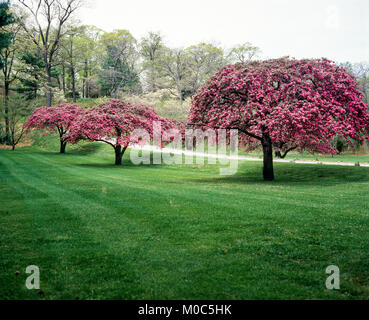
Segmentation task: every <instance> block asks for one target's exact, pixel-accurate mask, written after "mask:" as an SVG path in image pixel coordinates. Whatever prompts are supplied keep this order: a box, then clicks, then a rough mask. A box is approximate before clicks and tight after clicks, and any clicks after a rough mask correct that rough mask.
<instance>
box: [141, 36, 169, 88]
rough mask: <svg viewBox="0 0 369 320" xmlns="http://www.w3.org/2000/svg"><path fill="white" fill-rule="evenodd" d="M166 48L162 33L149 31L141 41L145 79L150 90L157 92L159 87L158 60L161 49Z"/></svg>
mask: <svg viewBox="0 0 369 320" xmlns="http://www.w3.org/2000/svg"><path fill="white" fill-rule="evenodd" d="M163 48H164V45H163V38H162V36H161V35H160V33H155V32H149V34H148V36H146V37H144V38H142V40H141V42H140V46H139V49H140V54H141V57H142V58H143V63H142V66H143V69H144V71H145V75H146V77H145V81H146V84H147V87H148V90H149V91H152V92H155V91H156V90H158V89H159V87H160V84H159V83H158V82H159V77H160V74H159V70H158V69H159V67H158V61H159V58H160V54H161V50H162V49H163Z"/></svg>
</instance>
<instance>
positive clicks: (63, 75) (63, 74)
mask: <svg viewBox="0 0 369 320" xmlns="http://www.w3.org/2000/svg"><path fill="white" fill-rule="evenodd" d="M62 87H63V93H64V95H65V94H66V89H65V67H64V64H63V65H62Z"/></svg>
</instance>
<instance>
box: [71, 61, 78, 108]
mask: <svg viewBox="0 0 369 320" xmlns="http://www.w3.org/2000/svg"><path fill="white" fill-rule="evenodd" d="M70 73H71V76H72V96H73V102H77V96H76V75H75V72H74V67H71V69H70Z"/></svg>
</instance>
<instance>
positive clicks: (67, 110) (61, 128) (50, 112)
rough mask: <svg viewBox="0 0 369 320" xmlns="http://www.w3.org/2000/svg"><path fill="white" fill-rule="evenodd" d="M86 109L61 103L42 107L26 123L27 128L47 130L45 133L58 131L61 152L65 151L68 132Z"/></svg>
mask: <svg viewBox="0 0 369 320" xmlns="http://www.w3.org/2000/svg"><path fill="white" fill-rule="evenodd" d="M84 112H85V110H84V109H83V108H81V107H78V106H76V105H70V104H61V105H59V106H56V107H40V108H37V109H35V111H34V112H33V114H32V115H31V116H30V117H29V119H28V120H27V121H26V123H25V127H26V128H27V130H30V129H36V130H45V134H52V133H58V134H59V140H60V153H65V148H66V146H67V140H66V134H67V133H69V132H70V129H71V127H72V124H73V122H74V121H76V120H77V119H78V118H79V117H81V116H82V115H83V114H84Z"/></svg>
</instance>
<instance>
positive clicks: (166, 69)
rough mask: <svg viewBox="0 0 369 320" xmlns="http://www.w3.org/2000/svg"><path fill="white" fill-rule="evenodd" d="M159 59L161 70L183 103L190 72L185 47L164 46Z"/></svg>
mask: <svg viewBox="0 0 369 320" xmlns="http://www.w3.org/2000/svg"><path fill="white" fill-rule="evenodd" d="M162 52H163V53H162V55H161V56H160V59H159V61H158V64H159V68H160V72H161V73H162V74H163V75H164V76H165V77H167V78H168V79H169V81H170V85H171V86H172V85H174V86H175V88H176V90H177V95H178V99H179V102H180V104H182V103H183V100H184V98H185V97H184V93H185V90H186V87H187V82H188V74H189V57H188V54H187V52H186V51H185V50H184V49H169V48H164V49H163V51H162Z"/></svg>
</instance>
